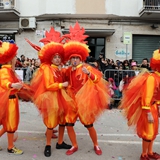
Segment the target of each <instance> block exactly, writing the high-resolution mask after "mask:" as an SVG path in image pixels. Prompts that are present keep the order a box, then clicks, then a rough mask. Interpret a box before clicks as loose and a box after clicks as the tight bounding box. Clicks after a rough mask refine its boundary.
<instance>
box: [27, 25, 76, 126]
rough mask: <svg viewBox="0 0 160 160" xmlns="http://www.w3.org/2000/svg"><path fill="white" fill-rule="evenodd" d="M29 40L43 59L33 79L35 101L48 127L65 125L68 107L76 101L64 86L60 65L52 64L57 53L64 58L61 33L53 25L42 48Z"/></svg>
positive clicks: (72, 105) (43, 40)
mask: <svg viewBox="0 0 160 160" xmlns="http://www.w3.org/2000/svg"><path fill="white" fill-rule="evenodd" d="M27 42H29V44H30V45H31V46H32V47H34V48H35V49H36V50H37V51H38V56H39V59H40V60H41V65H40V68H39V69H38V70H37V71H36V73H35V74H34V76H33V79H32V81H31V87H32V89H33V90H35V94H34V103H35V105H36V107H37V108H38V110H39V112H40V113H41V115H42V117H43V121H44V124H45V125H46V127H47V128H55V127H56V126H57V125H58V124H62V125H64V124H65V114H66V112H67V108H68V107H70V106H71V107H74V102H73V100H72V99H71V98H70V97H69V96H68V95H67V94H66V91H65V89H64V88H63V87H62V83H63V82H64V80H63V75H62V72H61V71H60V70H59V68H58V66H55V65H53V64H52V59H53V57H54V56H55V55H56V54H58V55H59V56H60V57H61V59H62V60H64V49H63V45H62V44H61V43H60V42H61V38H60V33H59V32H57V31H55V30H54V28H53V27H51V30H50V32H46V38H44V39H42V40H40V42H43V43H44V44H45V45H44V46H43V47H42V48H40V47H38V46H36V45H34V44H32V43H31V42H30V41H28V40H27Z"/></svg>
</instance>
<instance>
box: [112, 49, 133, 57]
mask: <svg viewBox="0 0 160 160" xmlns="http://www.w3.org/2000/svg"><path fill="white" fill-rule="evenodd" d="M115 55H116V56H117V57H120V58H125V57H126V56H127V57H129V55H130V53H129V51H128V52H127V55H126V50H125V49H118V50H116V51H115Z"/></svg>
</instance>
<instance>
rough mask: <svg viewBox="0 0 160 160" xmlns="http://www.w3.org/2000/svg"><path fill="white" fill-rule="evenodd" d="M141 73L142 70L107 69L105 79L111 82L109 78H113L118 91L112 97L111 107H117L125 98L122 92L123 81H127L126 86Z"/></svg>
mask: <svg viewBox="0 0 160 160" xmlns="http://www.w3.org/2000/svg"><path fill="white" fill-rule="evenodd" d="M140 72H141V70H117V69H107V70H105V71H104V74H103V75H104V77H103V78H104V79H105V80H107V81H108V80H109V78H112V79H113V80H114V82H115V85H116V89H115V90H114V94H113V95H112V102H111V105H113V106H114V107H117V106H118V104H119V102H120V100H121V98H122V96H123V95H122V90H120V85H121V84H122V83H123V80H124V79H125V84H126V83H129V82H130V80H131V79H132V78H133V77H134V76H136V75H138V74H139V73H140ZM122 86H123V85H122ZM121 88H122V87H121Z"/></svg>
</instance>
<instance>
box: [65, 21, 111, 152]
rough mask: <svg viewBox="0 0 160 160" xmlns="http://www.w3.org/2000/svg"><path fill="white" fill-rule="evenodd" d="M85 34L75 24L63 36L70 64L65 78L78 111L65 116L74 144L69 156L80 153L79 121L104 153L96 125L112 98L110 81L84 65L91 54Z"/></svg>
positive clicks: (72, 111)
mask: <svg viewBox="0 0 160 160" xmlns="http://www.w3.org/2000/svg"><path fill="white" fill-rule="evenodd" d="M84 32H85V30H84V28H80V26H79V24H78V22H76V24H75V26H74V28H72V27H70V33H69V34H65V35H64V36H63V37H64V38H65V44H64V51H65V60H66V61H68V60H70V63H71V66H70V67H68V69H67V70H66V79H67V81H68V82H69V86H68V87H67V93H68V94H69V95H70V96H71V97H72V98H73V99H74V100H75V102H76V108H75V109H74V110H73V108H71V110H69V111H68V114H67V116H66V117H67V118H66V119H67V123H66V126H67V131H68V135H69V138H70V140H71V142H72V148H71V149H69V150H68V151H67V152H66V154H67V155H71V154H73V153H74V152H76V151H77V150H78V144H77V140H76V134H75V131H74V129H73V126H74V123H75V122H76V120H77V118H79V119H80V121H81V123H82V124H83V125H84V126H85V127H86V128H87V129H88V132H89V135H90V138H91V139H92V142H93V146H94V147H93V148H94V151H95V153H96V154H97V155H101V154H102V150H101V148H100V147H99V145H98V142H97V133H96V130H95V128H94V126H93V123H94V122H95V120H96V119H97V118H98V117H99V116H100V115H101V114H102V113H103V112H104V110H106V108H107V107H108V103H109V98H110V96H109V87H108V88H107V82H106V81H105V80H104V79H103V78H102V73H101V72H100V71H99V70H98V69H96V68H94V67H92V66H91V65H88V64H86V63H83V62H84V61H85V60H86V57H88V56H89V52H90V50H89V49H88V46H87V45H86V44H85V41H84V40H85V38H87V36H86V35H84Z"/></svg>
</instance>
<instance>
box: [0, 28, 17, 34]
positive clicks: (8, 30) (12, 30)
mask: <svg viewBox="0 0 160 160" xmlns="http://www.w3.org/2000/svg"><path fill="white" fill-rule="evenodd" d="M17 32H18V28H0V34H14V33H17Z"/></svg>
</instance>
